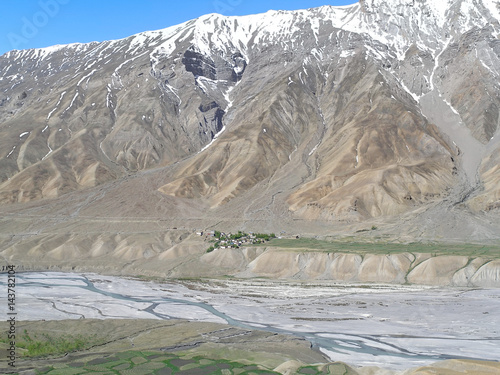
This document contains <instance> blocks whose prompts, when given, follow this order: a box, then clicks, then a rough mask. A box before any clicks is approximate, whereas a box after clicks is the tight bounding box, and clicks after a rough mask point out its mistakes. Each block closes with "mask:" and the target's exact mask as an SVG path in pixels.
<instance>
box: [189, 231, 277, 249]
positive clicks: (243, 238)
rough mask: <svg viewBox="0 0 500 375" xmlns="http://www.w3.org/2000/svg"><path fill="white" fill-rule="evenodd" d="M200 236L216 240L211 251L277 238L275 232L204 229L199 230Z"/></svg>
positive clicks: (212, 240)
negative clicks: (235, 231)
mask: <svg viewBox="0 0 500 375" xmlns="http://www.w3.org/2000/svg"><path fill="white" fill-rule="evenodd" d="M196 234H198V235H199V236H205V238H206V239H208V240H210V241H211V242H214V244H213V245H212V246H211V247H210V248H209V250H208V251H209V252H210V251H213V250H215V249H230V248H239V247H240V246H244V245H254V244H260V243H265V242H266V241H269V240H271V239H272V238H276V236H275V234H274V233H271V234H262V233H252V232H250V233H244V232H241V231H238V233H224V232H219V231H203V232H197V233H196Z"/></svg>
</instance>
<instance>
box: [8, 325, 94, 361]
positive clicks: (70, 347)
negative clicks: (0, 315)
mask: <svg viewBox="0 0 500 375" xmlns="http://www.w3.org/2000/svg"><path fill="white" fill-rule="evenodd" d="M96 337H97V335H92V336H83V335H61V336H55V335H49V334H47V333H41V334H33V335H30V333H29V332H28V331H27V330H24V333H23V334H22V336H20V337H19V338H18V339H17V340H16V347H17V348H19V349H21V350H20V351H19V353H22V356H23V357H33V358H34V357H47V356H51V355H61V354H65V353H70V352H74V351H78V350H84V349H87V348H89V347H91V346H93V345H95V344H96V343H97V338H96ZM0 342H2V343H7V342H8V340H7V338H6V337H4V336H3V335H2V336H1V337H0Z"/></svg>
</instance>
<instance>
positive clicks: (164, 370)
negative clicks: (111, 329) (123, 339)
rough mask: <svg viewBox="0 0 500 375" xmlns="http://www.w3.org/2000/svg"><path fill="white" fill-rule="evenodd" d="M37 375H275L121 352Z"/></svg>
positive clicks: (243, 366)
mask: <svg viewBox="0 0 500 375" xmlns="http://www.w3.org/2000/svg"><path fill="white" fill-rule="evenodd" d="M36 373H37V375H77V374H100V375H108V374H109V375H114V374H130V375H149V374H152V375H170V374H179V375H180V374H186V375H187V374H189V375H209V374H214V375H232V374H234V375H239V374H248V375H254V374H255V375H257V374H277V372H273V371H266V370H261V369H259V367H258V366H256V365H246V364H242V363H238V362H232V361H225V360H220V359H217V360H212V359H207V358H203V357H194V358H185V357H180V356H178V355H176V354H172V353H165V352H156V351H147V352H142V351H125V352H121V353H117V354H113V355H107V356H105V357H101V358H94V359H92V360H89V361H78V362H70V363H64V364H58V365H55V366H48V367H46V368H44V369H41V370H38V371H37V372H36Z"/></svg>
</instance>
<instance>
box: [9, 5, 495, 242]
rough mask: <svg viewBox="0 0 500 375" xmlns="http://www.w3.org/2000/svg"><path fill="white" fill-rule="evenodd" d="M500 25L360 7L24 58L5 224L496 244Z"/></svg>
mask: <svg viewBox="0 0 500 375" xmlns="http://www.w3.org/2000/svg"><path fill="white" fill-rule="evenodd" d="M499 21H500V2H499V1H496V0H443V1H431V0H384V1H382V0H361V1H360V2H359V3H358V4H355V5H351V6H342V7H333V6H323V7H320V8H313V9H308V10H298V11H269V12H267V13H265V14H259V15H252V16H244V17H226V16H222V15H218V14H210V15H206V16H203V17H200V18H198V19H195V20H192V21H188V22H185V23H183V24H181V25H177V26H173V27H169V28H167V29H164V30H159V31H150V32H144V33H140V34H137V35H134V36H131V37H128V38H125V39H122V40H115V41H107V42H102V43H98V42H94V43H89V44H71V45H65V46H54V47H50V48H44V49H32V50H23V51H11V52H8V53H6V54H4V55H3V56H0V202H1V204H2V210H3V212H4V213H7V212H16V213H25V214H28V213H33V212H35V211H36V210H38V211H37V212H44V215H49V214H52V213H54V214H57V213H62V212H66V211H65V210H67V214H68V215H69V217H72V218H78V217H83V216H85V217H121V218H124V217H132V216H133V217H138V216H141V217H142V216H144V217H157V218H169V219H171V218H172V217H175V218H178V219H179V220H182V219H193V218H201V219H202V222H203V223H204V224H203V225H206V223H210V222H211V221H213V222H214V224H215V223H216V222H218V221H219V220H228V222H229V223H232V225H234V226H241V227H246V228H251V227H252V226H253V225H255V226H264V227H265V228H264V230H265V229H266V228H269V229H270V231H276V232H279V230H280V229H282V228H292V227H293V228H300V227H301V225H305V227H304V228H307V229H305V230H306V231H307V232H309V233H314V232H315V231H316V229H315V228H318V229H317V231H318V233H319V232H321V233H327V232H328V230H329V229H328V228H331V227H334V226H336V225H358V224H357V223H360V224H363V223H366V222H369V223H375V224H377V225H382V226H383V225H385V224H386V225H388V227H387V228H389V229H388V230H389V232H390V233H392V235H394V236H403V237H404V236H408V238H420V237H427V238H441V239H447V238H449V239H454V238H467V239H471V240H478V241H481V240H484V239H498V238H500V229H498V228H500V226H499V225H498V224H499V223H500V220H498V218H499V213H500V212H499V211H500V130H499V129H500V126H499V124H500V122H499V114H500V39H499V38H500V22H499ZM35 208H36V210H35ZM63 208H64V209H63ZM33 210H35V211H33ZM258 223H264V224H258ZM297 223H298V224H297ZM300 223H306V224H300ZM316 224H317V225H316ZM193 225H194V224H193ZM297 225H298V226H297ZM200 226H201V224H200ZM294 230H296V229H294ZM391 231H392V232H391Z"/></svg>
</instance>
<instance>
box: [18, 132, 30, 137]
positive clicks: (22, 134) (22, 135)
mask: <svg viewBox="0 0 500 375" xmlns="http://www.w3.org/2000/svg"><path fill="white" fill-rule="evenodd" d="M29 133H30V132H24V133H21V134H19V138H22V137H24V136H25V135H28V134H29Z"/></svg>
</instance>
